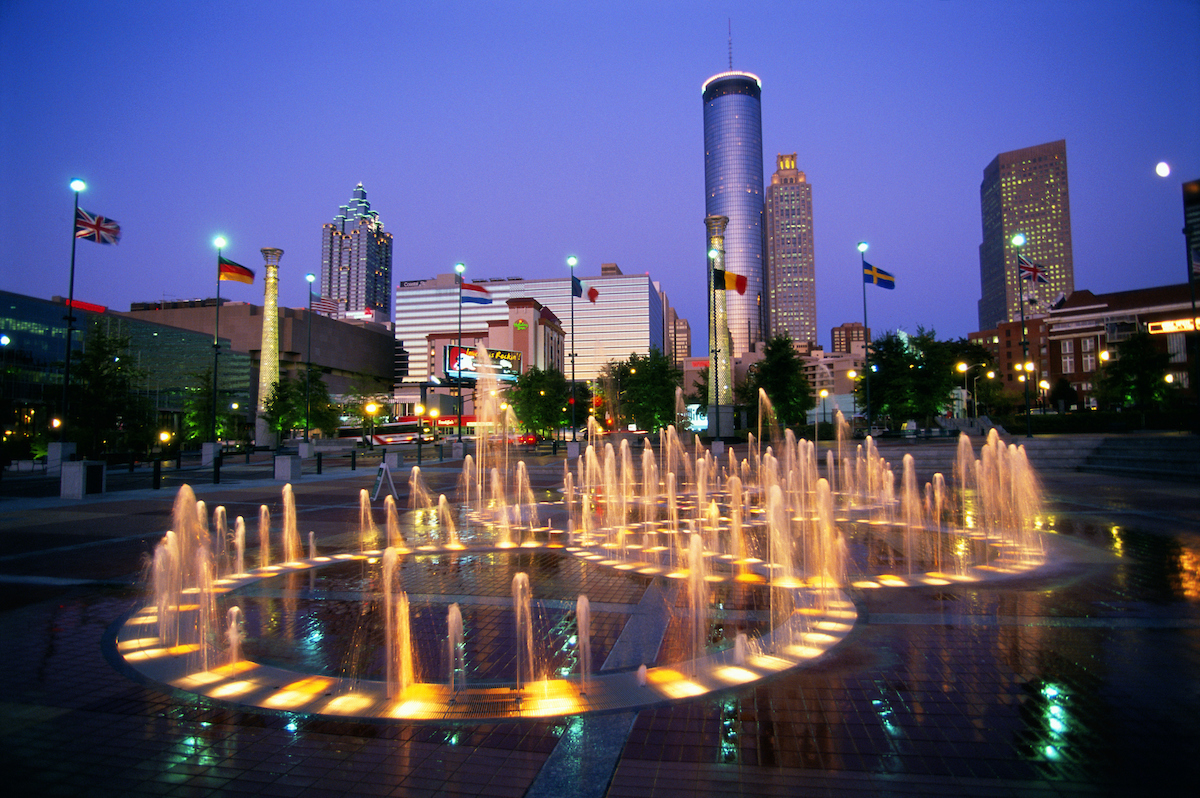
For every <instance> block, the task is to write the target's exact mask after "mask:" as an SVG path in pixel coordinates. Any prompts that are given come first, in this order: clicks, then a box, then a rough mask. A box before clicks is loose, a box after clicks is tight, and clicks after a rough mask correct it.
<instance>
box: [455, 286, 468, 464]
mask: <svg viewBox="0 0 1200 798" xmlns="http://www.w3.org/2000/svg"><path fill="white" fill-rule="evenodd" d="M466 270H467V264H465V263H456V264H454V271H455V272H456V273H457V274H458V359H459V362H460V363H459V368H458V369H456V371H457V372H458V373H457V375H456V376H455V377H454V384H455V385H457V386H458V391H457V393H458V442H459V443H462V427H463V425H462V422H463V418H462V417H463V395H462V394H463V390H462V386H463V381H462V366H461V361H462V284H463V272H465V271H466Z"/></svg>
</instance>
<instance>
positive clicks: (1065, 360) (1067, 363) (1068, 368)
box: [1062, 355, 1075, 374]
mask: <svg viewBox="0 0 1200 798" xmlns="http://www.w3.org/2000/svg"><path fill="white" fill-rule="evenodd" d="M1062 373H1063V374H1074V373H1075V356H1074V355H1063V356H1062Z"/></svg>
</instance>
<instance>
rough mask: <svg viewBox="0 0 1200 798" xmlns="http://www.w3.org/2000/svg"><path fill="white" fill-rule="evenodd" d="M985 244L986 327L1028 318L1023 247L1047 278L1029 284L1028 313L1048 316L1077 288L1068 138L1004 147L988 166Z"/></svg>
mask: <svg viewBox="0 0 1200 798" xmlns="http://www.w3.org/2000/svg"><path fill="white" fill-rule="evenodd" d="M979 200H980V206H981V210H982V216H983V243H981V244H980V245H979V282H980V288H981V294H980V299H979V329H980V330H992V329H995V328H996V325H998V324H1000V323H1001V322H1005V321H1015V320H1018V319H1020V318H1021V307H1020V305H1019V304H1018V302H1019V297H1020V295H1021V290H1020V284H1021V280H1020V277H1019V267H1018V264H1017V256H1018V251H1017V248H1016V247H1014V246H1013V244H1012V237H1013V236H1014V235H1016V234H1017V233H1023V234H1024V235H1025V242H1026V243H1025V245H1024V246H1022V247H1021V248H1020V253H1019V254H1020V255H1021V256H1023V257H1024V258H1026V259H1027V260H1028V261H1030V262H1031V263H1032V264H1035V265H1036V266H1038V267H1041V273H1042V275H1043V277H1044V279H1045V282H1044V283H1042V282H1040V281H1031V282H1027V283H1026V286H1027V288H1028V289H1029V290H1027V291H1026V294H1027V297H1028V298H1027V302H1028V303H1029V304H1027V305H1026V307H1025V316H1029V315H1031V314H1040V313H1044V312H1045V310H1046V308H1047V306H1048V305H1049V303H1051V302H1053V301H1054V300H1055V298H1056V297H1057V296H1058V295H1059V294H1060V293H1061V294H1066V295H1068V296H1069V295H1070V294H1071V292H1072V291H1074V290H1075V266H1074V261H1073V259H1072V255H1071V203H1070V196H1069V193H1068V191H1067V142H1066V141H1063V140H1059V141H1052V142H1050V143H1049V144H1039V145H1037V146H1036V147H1026V148H1025V149H1023V150H1013V151H1012V152H1002V153H1000V154H999V155H997V156H996V157H995V158H994V159H993V160H992V162H991V163H990V164H988V165H987V168H986V169H984V170H983V183H982V184H980V186H979Z"/></svg>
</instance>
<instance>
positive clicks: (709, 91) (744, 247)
mask: <svg viewBox="0 0 1200 798" xmlns="http://www.w3.org/2000/svg"><path fill="white" fill-rule="evenodd" d="M701 91H702V93H703V97H704V193H705V201H704V213H705V217H706V218H711V217H715V216H724V217H726V218H727V219H729V223H728V225H727V226H726V228H725V253H724V263H725V265H724V269H725V271H727V272H732V273H733V274H735V275H738V276H742V277H745V278H746V290H745V292H744V293H740V294H739V293H737V292H735V291H727V292H725V293H727V294H728V296H726V297H725V298H724V300H725V314H726V320H727V324H728V330H729V336H730V338H731V340H732V342H733V343H732V348H733V351H732V352H731V353H729V354H731V355H732V356H733V357H738V356H740V355H744V354H746V353H747V352H749V351H750V349H751V346H752V345H753V344H754V343H756V342H758V341H762V340H764V339H765V337H766V336H765V328H766V321H765V320H766V310H767V308H766V302H767V297H766V296H765V295H764V279H763V266H764V264H763V156H762V113H761V104H760V96H761V93H762V82H761V81H760V80H759V79H758V76H757V75H752V74H750V73H749V72H734V71H729V72H722V73H720V74H718V75H713V76H712V77H711V78H709V79H708V80H706V81H704V84H703V86H702V87H701ZM705 236H706V237H705V242H706V244H707V240H708V230H707V228H706V230H705ZM709 268H710V269H711V268H712V266H711V264H710V266H709ZM709 284H710V285H711V284H712V283H711V280H710V281H709ZM710 307H711V302H710ZM710 316H711V313H710ZM709 326H710V327H711V326H713V321H712V319H711V318H710V319H709ZM709 337H710V340H711V338H712V334H711V333H710V335H709Z"/></svg>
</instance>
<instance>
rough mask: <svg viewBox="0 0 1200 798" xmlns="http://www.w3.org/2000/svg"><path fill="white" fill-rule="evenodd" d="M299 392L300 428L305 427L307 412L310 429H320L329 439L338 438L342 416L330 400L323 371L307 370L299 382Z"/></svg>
mask: <svg viewBox="0 0 1200 798" xmlns="http://www.w3.org/2000/svg"><path fill="white" fill-rule="evenodd" d="M306 382H307V383H308V390H307V393H306V392H305V383H306ZM297 392H298V395H297V399H298V401H299V403H300V406H299V408H298V410H299V411H300V424H299V426H305V423H304V414H305V411H306V410H307V412H308V425H307V426H308V427H309V429H319V430H321V432H323V433H324V434H325V437H327V438H333V437H336V436H337V428H338V422H339V421H340V419H341V414H340V413H339V412H338V408H337V406H336V405H334V403H333V400H331V399H330V398H329V386H328V385H326V384H325V378H324V377H322V376H321V370H320V369H307V368H306V369H305V370H304V372H303V374H302V375H301V378H300V380H299V386H298V389H297ZM306 398H307V407H305V399H306Z"/></svg>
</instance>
